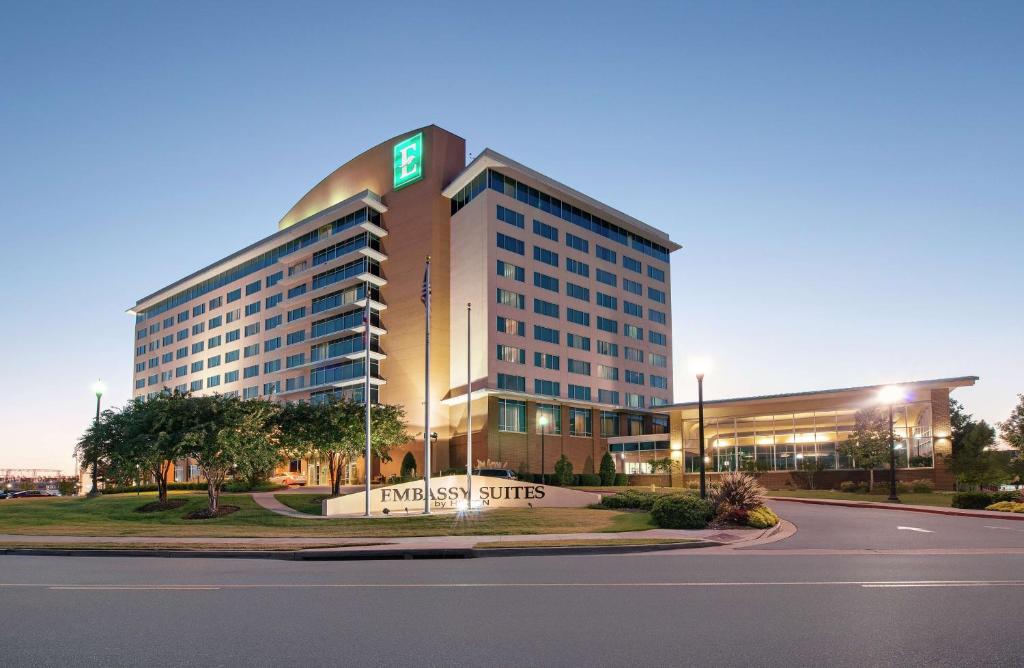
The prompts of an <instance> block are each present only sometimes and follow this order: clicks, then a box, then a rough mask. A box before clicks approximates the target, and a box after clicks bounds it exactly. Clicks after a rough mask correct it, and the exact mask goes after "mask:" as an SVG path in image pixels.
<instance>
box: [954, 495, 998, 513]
mask: <svg viewBox="0 0 1024 668" xmlns="http://www.w3.org/2000/svg"><path fill="white" fill-rule="evenodd" d="M992 503H993V499H992V495H991V494H989V493H988V492H960V493H958V494H954V495H953V503H952V505H953V507H954V508H968V509H972V510H984V509H985V508H987V507H988V506H991V505H992Z"/></svg>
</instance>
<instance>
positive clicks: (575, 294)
mask: <svg viewBox="0 0 1024 668" xmlns="http://www.w3.org/2000/svg"><path fill="white" fill-rule="evenodd" d="M565 294H567V295H568V296H570V297H572V298H574V299H580V300H583V301H585V302H589V301H590V288H585V287H583V286H582V285H576V284H575V283H570V282H569V281H566V282H565Z"/></svg>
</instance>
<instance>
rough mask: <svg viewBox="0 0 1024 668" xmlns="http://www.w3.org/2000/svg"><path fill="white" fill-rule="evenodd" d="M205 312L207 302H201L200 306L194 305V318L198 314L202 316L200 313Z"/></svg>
mask: <svg viewBox="0 0 1024 668" xmlns="http://www.w3.org/2000/svg"><path fill="white" fill-rule="evenodd" d="M204 313H206V304H200V305H198V306H193V307H192V317H193V318H195V317H196V316H200V315H202V314H204Z"/></svg>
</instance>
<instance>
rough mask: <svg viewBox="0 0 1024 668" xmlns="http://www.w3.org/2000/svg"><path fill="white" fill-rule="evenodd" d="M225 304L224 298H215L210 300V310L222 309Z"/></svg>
mask: <svg viewBox="0 0 1024 668" xmlns="http://www.w3.org/2000/svg"><path fill="white" fill-rule="evenodd" d="M223 303H224V298H223V297H214V298H213V299H211V300H210V304H209V306H210V310H211V311H212V310H213V309H215V308H220V307H221V305H222V304H223Z"/></svg>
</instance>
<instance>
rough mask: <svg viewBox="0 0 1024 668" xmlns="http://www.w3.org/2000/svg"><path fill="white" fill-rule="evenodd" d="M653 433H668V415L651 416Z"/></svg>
mask: <svg viewBox="0 0 1024 668" xmlns="http://www.w3.org/2000/svg"><path fill="white" fill-rule="evenodd" d="M651 433H652V434H667V433H668V416H667V415H652V416H651Z"/></svg>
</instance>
